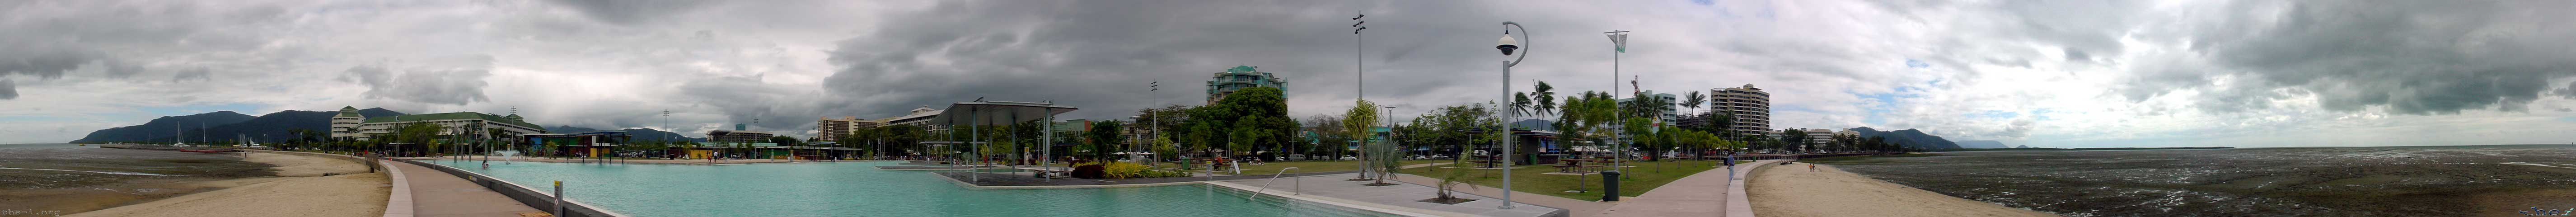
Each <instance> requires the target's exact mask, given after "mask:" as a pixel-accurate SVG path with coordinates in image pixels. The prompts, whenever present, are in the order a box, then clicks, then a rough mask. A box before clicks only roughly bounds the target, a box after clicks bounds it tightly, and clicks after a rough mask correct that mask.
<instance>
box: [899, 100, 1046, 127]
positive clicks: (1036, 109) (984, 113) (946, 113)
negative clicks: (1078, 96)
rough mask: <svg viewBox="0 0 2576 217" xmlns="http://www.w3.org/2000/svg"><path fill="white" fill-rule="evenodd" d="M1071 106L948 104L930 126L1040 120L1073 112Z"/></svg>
mask: <svg viewBox="0 0 2576 217" xmlns="http://www.w3.org/2000/svg"><path fill="white" fill-rule="evenodd" d="M1074 109H1076V108H1074V107H1070V106H1060V105H1055V104H1054V103H1036V102H1007V101H975V102H958V103H954V104H948V110H941V111H940V112H939V117H936V118H932V119H931V120H930V123H937V124H939V125H948V126H990V125H1010V124H1013V123H1020V122H1028V121H1033V120H1043V119H1046V117H1048V116H1053V115H1056V114H1064V113H1065V112H1073V110H1074Z"/></svg>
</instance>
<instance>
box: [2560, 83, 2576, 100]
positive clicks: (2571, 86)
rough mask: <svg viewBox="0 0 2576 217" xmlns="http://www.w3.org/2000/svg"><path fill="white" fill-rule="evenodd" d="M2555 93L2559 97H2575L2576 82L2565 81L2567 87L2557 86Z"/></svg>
mask: <svg viewBox="0 0 2576 217" xmlns="http://www.w3.org/2000/svg"><path fill="white" fill-rule="evenodd" d="M2557 93H2558V96H2559V97H2567V98H2576V82H2567V87H2562V88H2558V92H2557Z"/></svg>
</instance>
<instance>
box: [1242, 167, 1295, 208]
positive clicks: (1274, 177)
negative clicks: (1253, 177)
mask: <svg viewBox="0 0 2576 217" xmlns="http://www.w3.org/2000/svg"><path fill="white" fill-rule="evenodd" d="M1293 169H1297V168H1296V167H1289V168H1279V173H1278V174H1270V179H1269V180H1268V181H1261V189H1260V190H1253V191H1252V195H1248V196H1244V197H1243V199H1245V200H1251V199H1252V198H1253V197H1260V196H1261V191H1268V190H1270V183H1277V182H1279V176H1281V175H1288V170H1293ZM1300 177H1303V176H1300ZM1305 183H1306V182H1305V179H1297V184H1298V187H1304V186H1305ZM1301 194H1302V192H1301Z"/></svg>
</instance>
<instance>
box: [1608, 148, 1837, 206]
mask: <svg viewBox="0 0 2576 217" xmlns="http://www.w3.org/2000/svg"><path fill="white" fill-rule="evenodd" d="M1788 161H1790V160H1760V161H1754V162H1753V163H1749V164H1741V165H1736V166H1735V169H1734V170H1733V171H1728V170H1708V171H1706V172H1700V173H1698V174H1691V176H1689V177H1682V179H1679V180H1673V182H1672V183H1667V184H1664V186H1663V187H1657V188H1655V190H1653V191H1647V192H1646V193H1645V194H1639V195H1637V197H1632V198H1628V199H1626V200H1627V201H1621V202H1620V203H1618V205H1616V206H1611V207H1610V208H1609V209H1605V210H1601V215H1599V216H1720V215H1719V214H1721V213H1723V214H1724V215H1723V216H1728V217H1751V216H1753V203H1752V202H1751V201H1747V200H1746V199H1745V194H1744V179H1745V178H1747V177H1746V176H1748V175H1751V173H1752V172H1753V170H1754V169H1760V168H1761V167H1762V166H1768V165H1777V164H1780V163H1781V162H1788ZM1730 173H1732V174H1734V176H1731V177H1733V178H1731V179H1730V178H1729V177H1730V176H1728V174H1730Z"/></svg>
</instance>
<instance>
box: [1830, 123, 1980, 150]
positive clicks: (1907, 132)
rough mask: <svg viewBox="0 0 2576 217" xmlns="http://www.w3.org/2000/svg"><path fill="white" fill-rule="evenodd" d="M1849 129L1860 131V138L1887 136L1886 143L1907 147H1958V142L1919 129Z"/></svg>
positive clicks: (1938, 148) (1929, 148)
mask: <svg viewBox="0 0 2576 217" xmlns="http://www.w3.org/2000/svg"><path fill="white" fill-rule="evenodd" d="M1851 131H1852V132H1857V133H1860V138H1869V137H1887V142H1888V143H1896V144H1898V145H1904V146H1905V147H1908V148H1916V149H1924V150H1941V149H1954V148H1959V143H1955V142H1950V140H1948V139H1942V138H1941V137H1940V136H1933V135H1931V134H1924V133H1923V131H1921V130H1914V129H1903V130H1896V131H1878V129H1870V128H1869V127H1858V128H1851Z"/></svg>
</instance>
